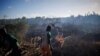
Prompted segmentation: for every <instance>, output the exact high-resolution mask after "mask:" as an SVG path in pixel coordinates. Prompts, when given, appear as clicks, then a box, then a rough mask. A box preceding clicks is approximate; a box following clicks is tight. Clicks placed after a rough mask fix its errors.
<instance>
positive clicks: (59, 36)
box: [55, 35, 64, 47]
mask: <svg viewBox="0 0 100 56" xmlns="http://www.w3.org/2000/svg"><path fill="white" fill-rule="evenodd" d="M55 39H56V41H57V42H59V43H60V45H61V47H62V45H63V43H64V37H63V35H57V36H56V38H55Z"/></svg>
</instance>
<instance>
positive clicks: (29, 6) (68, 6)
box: [0, 0, 100, 19]
mask: <svg viewBox="0 0 100 56" xmlns="http://www.w3.org/2000/svg"><path fill="white" fill-rule="evenodd" d="M93 11H94V12H96V13H98V14H100V0H0V19H2V18H4V16H6V17H7V18H18V17H22V16H25V17H28V18H31V17H36V16H45V17H67V16H70V15H74V16H77V15H79V14H80V15H85V14H86V13H89V12H90V13H91V12H93Z"/></svg>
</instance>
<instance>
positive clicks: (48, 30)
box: [46, 25, 51, 44]
mask: <svg viewBox="0 0 100 56" xmlns="http://www.w3.org/2000/svg"><path fill="white" fill-rule="evenodd" d="M46 32H47V43H48V44H50V38H51V26H50V25H48V26H47V28H46Z"/></svg>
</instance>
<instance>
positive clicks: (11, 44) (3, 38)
mask: <svg viewBox="0 0 100 56" xmlns="http://www.w3.org/2000/svg"><path fill="white" fill-rule="evenodd" d="M0 47H3V48H5V49H6V50H5V51H4V53H5V54H4V56H5V55H7V56H21V54H20V50H19V48H18V45H17V40H16V39H14V38H13V37H12V36H11V35H10V34H8V33H7V32H6V29H5V28H1V29H0ZM10 51H11V53H9V54H7V53H8V52H10Z"/></svg>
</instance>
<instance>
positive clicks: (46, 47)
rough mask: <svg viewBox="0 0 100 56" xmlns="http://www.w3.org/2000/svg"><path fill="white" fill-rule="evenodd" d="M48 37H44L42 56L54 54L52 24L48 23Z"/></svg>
mask: <svg viewBox="0 0 100 56" xmlns="http://www.w3.org/2000/svg"><path fill="white" fill-rule="evenodd" d="M46 32H47V33H46V37H43V38H42V45H41V54H42V56H52V50H51V45H50V38H51V26H50V25H48V26H47V28H46Z"/></svg>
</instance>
